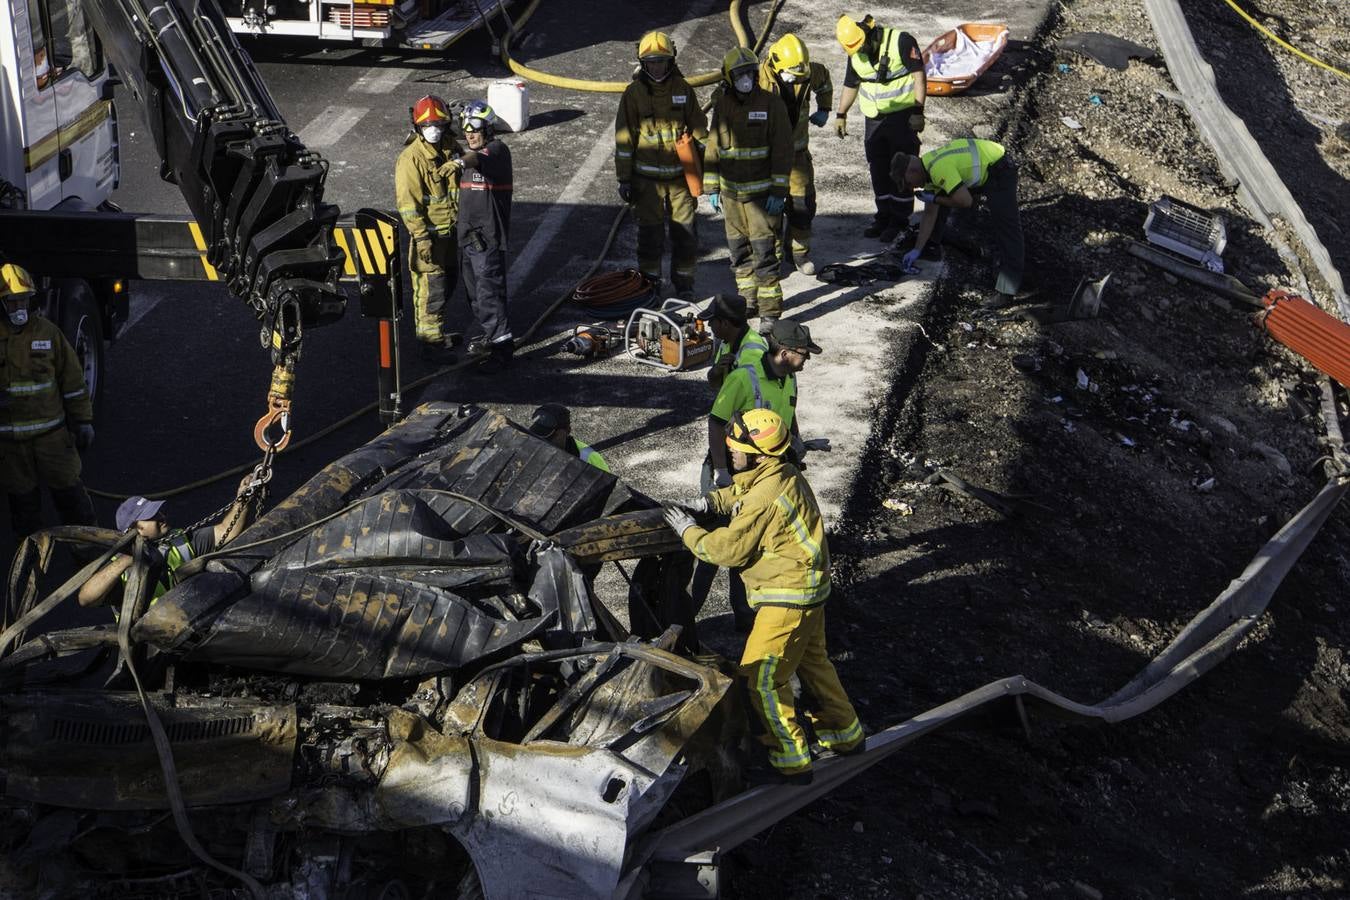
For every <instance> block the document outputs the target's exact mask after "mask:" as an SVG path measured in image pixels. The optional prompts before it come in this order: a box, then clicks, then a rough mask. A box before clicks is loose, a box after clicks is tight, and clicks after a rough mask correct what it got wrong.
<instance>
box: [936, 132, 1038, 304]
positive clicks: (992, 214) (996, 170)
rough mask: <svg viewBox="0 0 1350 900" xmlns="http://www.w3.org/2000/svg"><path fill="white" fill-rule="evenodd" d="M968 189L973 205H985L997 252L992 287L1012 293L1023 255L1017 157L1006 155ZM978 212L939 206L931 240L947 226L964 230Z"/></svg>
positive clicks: (988, 229) (1016, 286) (1019, 281)
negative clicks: (995, 271)
mask: <svg viewBox="0 0 1350 900" xmlns="http://www.w3.org/2000/svg"><path fill="white" fill-rule="evenodd" d="M970 192H971V193H972V194H974V195H975V198H976V206H977V207H979V206H983V207H984V210H983V211H982V212H983V215H984V216H986V217H987V221H986V222H985V223H982V224H983V227H984V229H985V231H986V234H988V235H989V237H991V238H992V239H993V243H994V245H995V247H996V248H997V251H998V281H996V282H995V283H994V290H996V291H998V292H999V293H1000V294H1007V295H1009V296H1012V295H1013V294H1016V293H1017V291H1018V290H1019V289H1020V288H1021V287H1022V274H1023V270H1024V268H1025V255H1026V247H1025V244H1024V242H1023V239H1022V215H1021V213H1020V212H1019V210H1018V208H1017V162H1016V160H1014V159H1011V158H1010V154H1005V155H1004V157H1003V158H1002V159H1000V160H999V161H998V162H996V163H994V164H993V165H992V166H990V167H989V177H988V178H987V179H986V180H985V182H984V184H983V185H981V186H980V187H978V188H971V189H970ZM953 213H956V214H955V215H954V214H953ZM980 214H981V211H980V210H978V209H966V210H952V209H950V208H949V207H946V206H939V207H938V219H937V224H936V226H935V227H934V229H933V237H932V239H933V240H935V241H940V240H942V236H943V234H944V233H946V231H947V230H948V229H950V230H951V231H955V232H963V231H965V230H966V227H967V226H968V225H971V224H973V223H972V220H974V219H975V218H976V217H977V216H978V215H980ZM949 219H950V221H949ZM988 242H989V238H986V239H985V240H983V241H979V243H980V246H984V245H985V244H987V243H988Z"/></svg>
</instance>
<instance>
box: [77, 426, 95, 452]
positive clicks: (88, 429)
mask: <svg viewBox="0 0 1350 900" xmlns="http://www.w3.org/2000/svg"><path fill="white" fill-rule="evenodd" d="M92 446H94V426H93V425H90V424H89V423H88V422H81V423H80V424H78V425H76V426H75V449H76V450H88V449H89V448H90V447H92Z"/></svg>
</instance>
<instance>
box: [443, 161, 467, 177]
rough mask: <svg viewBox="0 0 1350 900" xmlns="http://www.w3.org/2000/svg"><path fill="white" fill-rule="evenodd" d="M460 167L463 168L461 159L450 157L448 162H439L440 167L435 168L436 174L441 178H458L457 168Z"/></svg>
mask: <svg viewBox="0 0 1350 900" xmlns="http://www.w3.org/2000/svg"><path fill="white" fill-rule="evenodd" d="M462 168H464V163H463V161H461V160H459V159H452V160H450V161H449V162H443V163H441V164H440V167H439V168H437V169H436V174H437V175H439V176H441V177H442V178H458V177H459V170H460V169H462Z"/></svg>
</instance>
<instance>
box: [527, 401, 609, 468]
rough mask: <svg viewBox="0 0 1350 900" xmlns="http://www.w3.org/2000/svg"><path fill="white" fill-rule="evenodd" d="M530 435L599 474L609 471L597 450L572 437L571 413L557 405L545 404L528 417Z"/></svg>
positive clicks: (607, 464) (607, 465)
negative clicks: (546, 442)
mask: <svg viewBox="0 0 1350 900" xmlns="http://www.w3.org/2000/svg"><path fill="white" fill-rule="evenodd" d="M530 434H532V435H534V436H535V437H541V438H543V439H544V440H546V441H548V442H549V443H550V444H552V445H553V446H555V447H557V448H558V449H559V450H562V451H564V452H566V453H570V454H571V455H572V456H575V457H577V458H578V459H580V460H581V461H582V462H585V463H589V464H591V465H593V466H595V467H596V468H597V469H599V470H600V471H601V472H608V471H609V463H607V462H605V458H604V457H603V456H601V455H600V451H599V450H595V449H592V448H591V446H590V445H588V444H583V443H582V442H581V441H579V440H577V439H576V438H574V437H572V412H571V410H569V409H568V408H567V407H565V406H562V405H561V404H558V403H545V404H544V405H543V406H541V407H539V408H538V409H536V410H535V411H534V415H533V416H531V417H530Z"/></svg>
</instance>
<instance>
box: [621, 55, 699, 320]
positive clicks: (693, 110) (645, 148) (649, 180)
mask: <svg viewBox="0 0 1350 900" xmlns="http://www.w3.org/2000/svg"><path fill="white" fill-rule="evenodd" d="M638 64H639V68H638V71H637V73H636V74H635V75H634V76H633V83H632V84H630V85H628V87H627V88H625V89H624V92H623V97H622V99H620V100H619V111H618V113H617V115H616V116H615V119H614V174H615V176H616V177H617V178H618V180H619V197H620V198H621V199H622V200H623V202H624V203H631V204H632V205H633V210H634V212H636V213H637V223H638V225H637V237H638V241H637V256H638V269H639V270H641V272H642V274H644V275H646V276H647V277H648V278H650V279H652V281H653V282H655V283H656V284H660V283H661V257H662V255H663V253H664V252H665V240H666V228H667V226H669V228H670V243H671V247H672V249H671V260H670V282H671V284H672V285H673V286H674V288H675V291H676V293H677V295H678V296H679V297H680V298H681V299H683V300H689V299H692V298H693V296H694V273H695V271H696V270H697V268H698V232H697V230H696V228H695V221H696V217H695V213H696V212H697V211H698V200H696V199H695V198H694V195H693V194H691V193H690V191H689V183H688V181H687V180H686V179H685V173H684V166H683V165H682V164H681V162H680V157H679V152H678V150H677V145H678V143H679V141H680V140H681V139H682V138H684V139H688V138H692V139H694V140H698V141H703V140H705V139H706V138H707V137H708V120H707V117H706V116H704V115H703V108H702V107H701V106H699V102H698V95H697V94H695V93H694V89H693V88H692V87H690V86H689V82H687V81H685V79H684V75H683V74H682V73H681V72H680V70H679V67H678V66H676V64H675V42H674V41H672V40H671V39H670V36H669V35H667V34H666V33H665V32H662V31H649V32H647V33H646V34H644V35H643V36H642V40H641V41H639V42H638ZM686 136H687V138H686Z"/></svg>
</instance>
